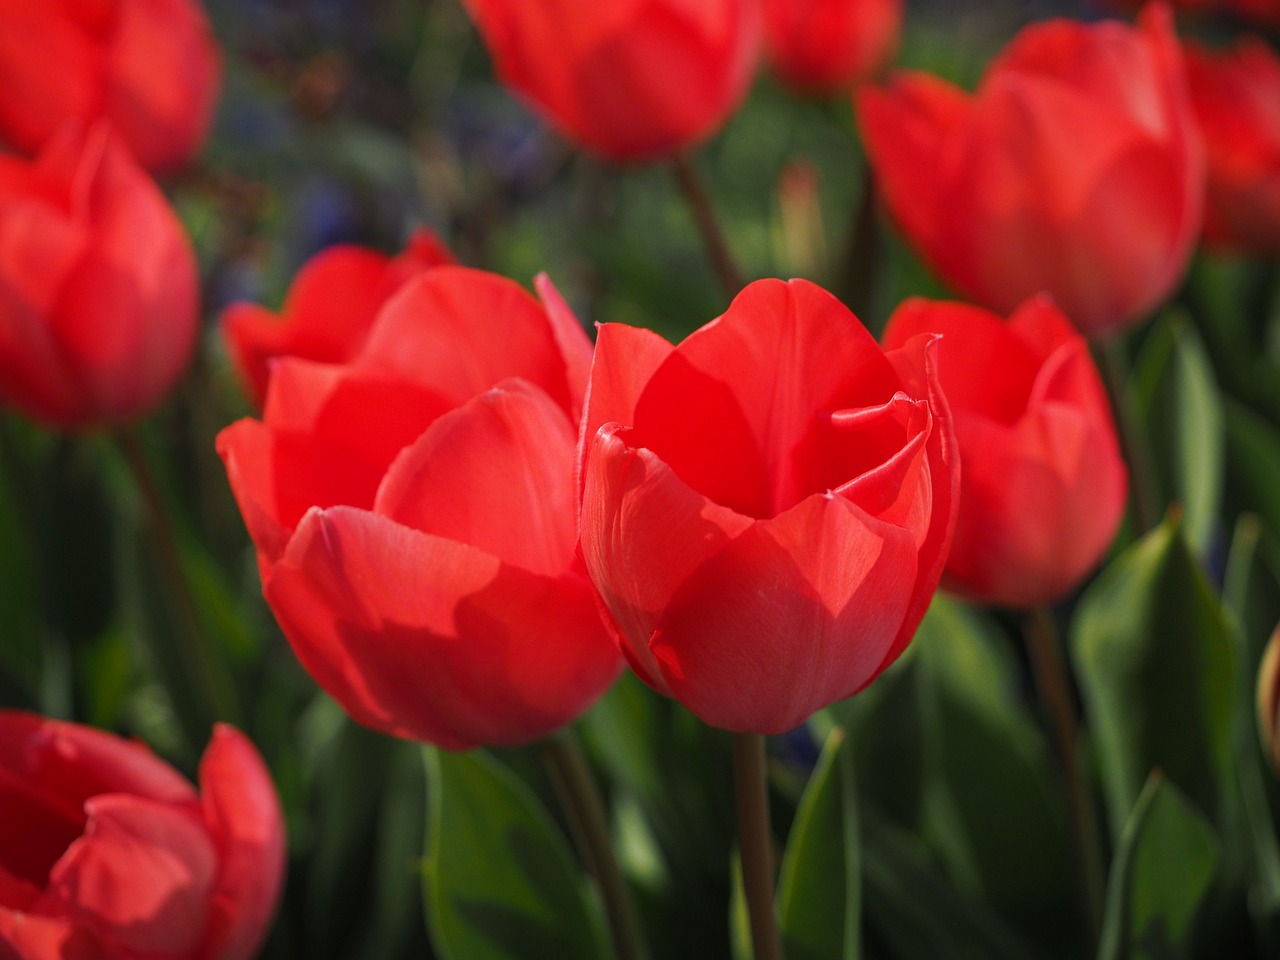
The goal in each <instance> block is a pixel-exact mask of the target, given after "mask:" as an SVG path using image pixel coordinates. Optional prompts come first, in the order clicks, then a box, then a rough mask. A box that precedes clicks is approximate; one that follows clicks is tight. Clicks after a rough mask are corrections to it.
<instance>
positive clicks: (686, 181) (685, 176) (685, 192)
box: [673, 153, 744, 300]
mask: <svg viewBox="0 0 1280 960" xmlns="http://www.w3.org/2000/svg"><path fill="white" fill-rule="evenodd" d="M673 170H674V172H675V175H676V183H677V184H678V185H679V187H680V194H681V195H682V196H683V197H684V200H685V203H687V204H688V205H689V210H690V212H691V213H692V214H693V219H694V223H695V224H696V225H697V227H698V233H699V234H701V235H702V242H703V244H704V245H705V246H706V248H707V255H708V256H710V258H711V266H712V267H713V268H714V269H715V272H716V276H717V277H718V278H719V280H720V285H721V286H722V287H723V288H724V292H725V293H726V294H728V296H729V299H730V300H732V299H733V298H734V297H736V296H737V295H738V293H739V292H740V291H741V290H742V288H743V286H744V283H743V280H742V272H741V271H740V270H739V269H738V265H737V264H736V263H735V262H734V260H733V254H732V253H731V252H730V251H729V242H728V241H727V240H726V239H725V235H724V231H723V230H722V229H721V228H720V221H719V219H718V218H717V217H716V212H715V207H713V206H712V205H711V197H710V195H709V194H708V193H707V188H706V186H705V185H704V184H703V182H702V178H701V177H700V176H699V175H698V171H697V169H696V168H695V167H694V165H693V161H692V160H690V159H689V156H688V155H687V154H683V153H680V154H677V155H676V158H675V162H674V165H673Z"/></svg>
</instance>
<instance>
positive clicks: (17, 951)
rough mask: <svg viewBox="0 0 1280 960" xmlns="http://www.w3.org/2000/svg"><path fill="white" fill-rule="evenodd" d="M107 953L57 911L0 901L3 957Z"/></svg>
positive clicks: (75, 958)
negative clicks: (16, 906)
mask: <svg viewBox="0 0 1280 960" xmlns="http://www.w3.org/2000/svg"><path fill="white" fill-rule="evenodd" d="M104 956H109V954H108V953H107V952H106V949H105V948H104V947H103V946H102V944H100V943H97V942H95V941H94V940H93V939H92V938H91V937H90V935H89V934H88V932H87V931H85V930H81V929H77V928H76V926H75V924H74V923H72V921H71V920H70V919H68V918H67V917H66V916H64V915H62V914H61V913H57V912H36V911H35V910H22V909H16V908H10V907H7V906H3V905H0V957H4V958H5V960H101V958H102V957H104Z"/></svg>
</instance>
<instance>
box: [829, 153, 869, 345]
mask: <svg viewBox="0 0 1280 960" xmlns="http://www.w3.org/2000/svg"><path fill="white" fill-rule="evenodd" d="M879 266H880V233H879V231H878V230H877V229H876V178H875V171H874V170H872V169H871V163H870V161H868V162H867V164H866V166H865V167H864V168H863V171H862V191H861V192H860V193H859V194H858V202H857V205H856V206H855V207H854V209H853V216H852V217H851V218H850V219H849V236H848V239H847V240H846V241H845V249H844V257H843V259H842V261H841V264H840V267H839V270H840V272H839V274H838V275H837V277H836V278H835V280H836V284H837V286H836V288H835V289H837V290H838V291H839V293H840V295H841V296H840V299H842V300H843V301H844V302H845V304H847V305H848V307H849V309H850V310H852V311H853V314H854V316H856V317H857V318H858V319H859V320H861V321H862V322H863V324H864V325H865V324H866V323H867V321H868V318H869V317H870V314H871V307H872V302H873V301H874V299H875V282H876V276H877V273H878V268H879Z"/></svg>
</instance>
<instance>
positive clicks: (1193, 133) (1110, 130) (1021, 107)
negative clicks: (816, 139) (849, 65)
mask: <svg viewBox="0 0 1280 960" xmlns="http://www.w3.org/2000/svg"><path fill="white" fill-rule="evenodd" d="M858 114H859V120H860V123H861V127H862V132H863V135H864V137H865V138H866V141H867V151H868V153H869V155H870V158H871V162H872V165H873V167H874V168H875V172H876V176H877V182H878V183H879V185H880V187H881V191H882V194H883V197H884V201H885V204H886V206H887V207H888V209H889V212H890V213H891V214H892V215H893V218H894V220H896V221H897V223H898V226H899V227H900V228H901V229H902V231H903V232H904V233H905V234H906V236H907V239H908V240H910V241H911V243H912V244H913V245H914V247H915V248H916V250H917V251H918V252H919V253H920V254H921V255H922V256H923V258H924V259H925V260H926V261H927V262H928V263H929V264H930V265H931V266H932V267H933V269H934V270H935V271H936V272H937V273H938V274H939V275H940V276H941V277H942V279H943V280H945V281H946V282H947V283H948V284H950V285H951V286H953V287H955V288H956V289H957V290H959V291H960V292H961V293H963V294H964V295H965V296H966V297H967V298H969V299H972V300H974V301H976V302H977V303H979V304H981V305H983V306H985V307H988V308H990V309H993V310H996V311H998V312H1000V313H1009V312H1010V311H1012V310H1013V309H1014V308H1015V307H1016V306H1017V305H1018V304H1020V303H1021V302H1023V301H1024V300H1026V299H1027V298H1028V297H1032V296H1034V295H1036V294H1038V293H1040V292H1042V291H1044V292H1048V293H1049V294H1050V295H1051V296H1052V297H1053V299H1054V301H1055V302H1056V303H1057V304H1058V306H1059V307H1061V308H1062V311H1063V312H1064V313H1065V314H1066V315H1067V316H1068V317H1069V318H1070V319H1071V322H1072V323H1074V324H1075V325H1076V326H1077V327H1078V328H1079V329H1080V330H1081V331H1083V332H1084V333H1085V334H1087V335H1089V336H1103V335H1106V334H1108V333H1110V332H1112V331H1114V330H1116V328H1118V327H1122V326H1124V325H1126V324H1130V323H1133V322H1134V321H1136V320H1138V319H1140V318H1141V317H1143V316H1144V315H1145V314H1147V313H1148V312H1149V311H1151V310H1152V309H1153V308H1155V307H1156V306H1158V305H1159V304H1160V303H1161V302H1162V301H1163V300H1164V299H1165V298H1166V297H1167V296H1168V295H1169V294H1170V293H1171V292H1172V291H1173V289H1174V288H1175V286H1176V285H1177V284H1178V281H1179V280H1180V279H1181V277H1182V274H1183V271H1184V269H1185V267H1186V264H1187V261H1188V259H1189V257H1190V255H1191V251H1192V248H1193V246H1194V244H1195V241H1196V238H1197V236H1198V235H1199V232H1200V222H1201V215H1202V209H1203V203H1204V155H1203V148H1202V146H1201V143H1200V135H1199V130H1198V128H1197V125H1196V121H1195V116H1194V114H1193V112H1192V110H1191V101H1190V97H1189V95H1188V93H1187V87H1186V76H1185V69H1184V66H1183V62H1182V54H1181V50H1180V48H1179V45H1178V41H1177V38H1176V36H1175V35H1174V33H1173V27H1172V24H1171V17H1170V15H1169V11H1168V9H1166V8H1165V7H1163V6H1160V5H1154V4H1153V5H1151V6H1149V7H1148V8H1147V9H1146V10H1145V11H1144V12H1143V15H1142V17H1141V19H1140V23H1139V26H1138V27H1130V26H1128V25H1126V24H1123V23H1119V22H1117V21H1104V22H1101V23H1092V24H1086V23H1078V22H1075V21H1068V20H1051V21H1047V22H1044V23H1039V24H1035V25H1033V26H1030V27H1027V28H1026V29H1024V30H1023V31H1022V32H1021V33H1020V34H1019V35H1018V36H1017V37H1016V38H1015V39H1014V41H1013V42H1012V43H1011V44H1010V45H1009V47H1008V48H1006V50H1005V51H1004V53H1003V54H1001V55H1000V56H999V57H998V58H997V59H996V60H995V61H993V62H992V64H991V65H990V67H989V68H988V69H987V72H986V74H985V76H984V77H983V79H982V82H981V84H980V85H979V87H978V89H977V91H976V93H974V94H972V95H971V94H968V93H965V92H964V91H962V90H960V89H958V88H956V87H954V86H952V85H951V84H949V83H946V82H944V81H942V80H940V79H938V78H936V77H933V76H930V75H928V74H924V73H899V74H896V75H894V76H893V77H892V78H891V80H890V82H889V84H888V86H886V87H884V88H876V87H864V88H862V90H861V92H860V94H859V97H858Z"/></svg>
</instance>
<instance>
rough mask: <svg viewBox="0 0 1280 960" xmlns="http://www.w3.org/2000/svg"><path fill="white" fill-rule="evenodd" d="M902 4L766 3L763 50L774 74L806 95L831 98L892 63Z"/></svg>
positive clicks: (871, 0) (880, 0)
mask: <svg viewBox="0 0 1280 960" xmlns="http://www.w3.org/2000/svg"><path fill="white" fill-rule="evenodd" d="M901 32H902V0H765V2H764V36H765V46H766V48H767V50H768V52H769V59H770V61H771V62H772V64H773V69H774V71H775V72H776V73H777V74H778V76H780V77H781V78H782V79H783V80H784V81H785V82H786V83H788V84H790V85H791V86H792V87H795V88H796V89H797V90H800V91H801V92H804V93H812V94H819V95H821V94H833V93H840V92H842V91H845V90H848V89H849V88H851V87H852V86H853V85H854V84H855V83H857V82H858V81H859V80H866V79H869V78H870V77H873V76H875V75H876V74H877V73H879V72H880V71H881V70H883V69H884V68H885V67H886V66H888V64H889V62H890V61H891V60H892V59H893V57H894V55H895V54H896V53H897V50H898V39H899V35H900V34H901Z"/></svg>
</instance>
